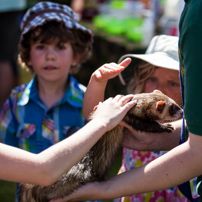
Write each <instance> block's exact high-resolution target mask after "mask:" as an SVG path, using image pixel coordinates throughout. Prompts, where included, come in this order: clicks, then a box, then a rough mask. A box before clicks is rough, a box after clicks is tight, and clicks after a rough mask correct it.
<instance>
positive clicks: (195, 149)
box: [88, 134, 202, 200]
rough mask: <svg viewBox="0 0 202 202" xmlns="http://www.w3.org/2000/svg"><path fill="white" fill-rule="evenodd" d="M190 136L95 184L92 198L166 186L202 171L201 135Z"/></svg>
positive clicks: (154, 189) (133, 192)
mask: <svg viewBox="0 0 202 202" xmlns="http://www.w3.org/2000/svg"><path fill="white" fill-rule="evenodd" d="M190 136H191V137H190V139H189V140H188V141H187V142H186V143H184V144H182V145H180V146H178V147H176V148H174V149H173V150H171V151H169V152H167V153H166V154H164V155H163V156H161V157H159V158H158V159H156V160H154V161H152V162H151V163H149V164H147V165H145V166H142V167H138V168H135V169H132V170H130V171H127V172H125V173H122V174H120V175H118V176H115V177H114V178H111V179H109V180H108V181H106V182H102V183H96V184H95V193H96V196H95V195H94V196H93V198H88V199H89V200H91V199H92V200H95V199H113V198H118V197H122V196H128V195H133V194H138V193H146V192H150V191H156V190H162V189H167V188H169V187H173V186H177V185H179V184H181V183H183V182H185V181H187V180H189V179H192V178H194V177H196V176H199V175H201V174H202V170H201V166H202V160H201V158H200V155H199V154H200V153H201V152H202V148H201V139H202V137H200V136H196V135H193V134H191V135H190Z"/></svg>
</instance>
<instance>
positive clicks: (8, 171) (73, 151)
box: [0, 121, 106, 185]
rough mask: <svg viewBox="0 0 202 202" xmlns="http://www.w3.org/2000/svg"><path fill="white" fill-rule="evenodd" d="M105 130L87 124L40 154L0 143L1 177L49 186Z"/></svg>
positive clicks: (73, 163)
mask: <svg viewBox="0 0 202 202" xmlns="http://www.w3.org/2000/svg"><path fill="white" fill-rule="evenodd" d="M105 131H106V128H105V125H104V124H103V125H102V124H95V123H94V122H93V121H92V122H89V123H88V124H87V125H86V126H84V127H83V128H82V130H79V131H78V132H76V133H75V134H74V135H72V136H70V137H69V138H67V139H66V140H64V141H61V142H59V143H57V144H56V145H54V146H52V147H50V148H48V149H47V150H44V151H43V152H41V153H39V154H32V153H29V152H27V151H24V150H21V149H18V148H14V147H10V146H8V145H4V144H1V146H0V154H1V155H0V161H1V162H4V163H1V164H0V178H1V179H4V180H10V181H16V182H27V183H33V184H41V185H50V184H52V183H54V182H55V181H56V180H57V179H58V178H59V177H60V176H61V175H62V174H64V173H65V172H66V171H67V170H69V169H70V168H71V167H72V166H73V165H75V164H76V163H78V162H79V161H80V159H81V158H82V157H83V156H84V154H85V153H87V152H88V151H89V149H90V148H91V147H92V146H93V145H94V144H95V143H96V141H97V140H98V139H99V138H100V137H101V136H102V134H103V133H104V132H105ZM78 139H79V141H78ZM78 151H79V152H78ZM72 156H74V158H72ZM16 171H17V172H16Z"/></svg>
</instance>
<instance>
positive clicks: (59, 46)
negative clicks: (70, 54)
mask: <svg viewBox="0 0 202 202" xmlns="http://www.w3.org/2000/svg"><path fill="white" fill-rule="evenodd" d="M65 48H66V46H65V45H61V44H60V45H58V49H60V50H63V49H65Z"/></svg>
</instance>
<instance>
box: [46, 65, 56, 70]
mask: <svg viewBox="0 0 202 202" xmlns="http://www.w3.org/2000/svg"><path fill="white" fill-rule="evenodd" d="M44 69H45V70H55V69H57V67H53V66H47V67H44Z"/></svg>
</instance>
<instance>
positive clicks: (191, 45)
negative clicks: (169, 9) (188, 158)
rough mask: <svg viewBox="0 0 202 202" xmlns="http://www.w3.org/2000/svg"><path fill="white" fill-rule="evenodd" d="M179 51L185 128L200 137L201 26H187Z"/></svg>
mask: <svg viewBox="0 0 202 202" xmlns="http://www.w3.org/2000/svg"><path fill="white" fill-rule="evenodd" d="M201 19H202V18H201ZM181 49H182V54H183V60H184V62H183V63H184V75H183V80H184V114H185V119H186V122H187V128H188V130H189V131H190V132H191V133H194V134H197V135H202V24H200V23H197V22H195V23H192V25H187V28H186V30H185V32H184V33H183V37H182V38H181Z"/></svg>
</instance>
